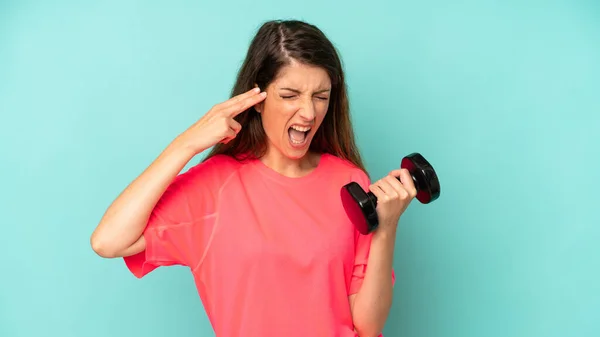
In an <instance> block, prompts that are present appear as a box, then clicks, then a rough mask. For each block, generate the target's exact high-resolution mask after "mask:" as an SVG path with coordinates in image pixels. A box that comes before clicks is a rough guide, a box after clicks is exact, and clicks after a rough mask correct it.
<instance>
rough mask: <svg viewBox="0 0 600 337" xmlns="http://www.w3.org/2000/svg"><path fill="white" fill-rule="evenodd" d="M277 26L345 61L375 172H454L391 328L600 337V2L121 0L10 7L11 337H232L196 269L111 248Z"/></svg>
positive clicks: (1, 320)
mask: <svg viewBox="0 0 600 337" xmlns="http://www.w3.org/2000/svg"><path fill="white" fill-rule="evenodd" d="M344 11H345V13H344ZM272 18H298V19H304V20H308V21H310V22H312V23H315V24H317V25H318V26H319V27H321V28H322V29H323V30H324V31H325V33H326V34H328V36H329V37H330V38H331V39H332V40H333V41H334V43H335V44H336V46H337V47H338V48H339V50H340V52H341V55H342V57H343V61H344V66H345V69H346V71H347V75H348V85H349V90H350V98H351V104H352V112H353V119H354V121H355V126H356V132H357V136H358V141H359V144H360V147H361V149H362V150H363V154H364V157H365V160H366V162H367V165H368V169H369V171H370V173H371V174H372V175H373V176H374V177H377V178H378V177H380V176H381V175H383V174H385V173H387V172H388V171H389V170H391V169H393V168H395V167H397V166H398V165H399V162H400V159H401V157H402V156H404V155H405V154H408V153H410V152H413V151H419V152H421V153H422V154H424V155H425V157H426V158H428V159H429V160H430V161H431V162H432V164H433V165H434V166H435V168H436V170H437V171H438V174H439V176H440V179H441V182H442V196H441V198H440V199H439V200H438V201H436V202H435V203H433V204H430V205H420V204H417V203H415V204H413V205H411V207H410V208H409V210H408V211H407V213H406V215H405V216H404V217H403V220H402V221H401V224H400V228H401V229H400V231H399V235H398V239H397V251H396V257H395V262H394V267H395V268H396V273H397V277H398V280H397V284H396V290H395V297H394V305H393V309H392V312H391V314H390V318H389V320H388V323H387V326H386V328H385V335H386V336H414V337H429V336H440V337H441V336H443V337H482V336H486V337H495V336H498V337H506V336H523V337H554V336H556V337H558V336H560V337H563V336H572V337H573V336H578V337H579V336H581V337H583V336H586V337H587V336H589V337H591V336H598V335H600V319H599V317H600V256H599V255H600V245H599V239H600V217H599V215H598V213H597V210H598V200H599V198H598V191H599V188H600V174H599V173H598V172H599V170H600V117H599V116H600V115H599V113H600V4H599V3H598V2H595V1H460V2H456V1H440V0H430V1H423V2H415V1H388V2H383V1H376V0H372V1H368V2H344V4H343V5H341V4H340V3H338V4H336V3H335V2H333V1H312V0H311V1H308V0H307V1H302V2H281V1H225V2H222V3H221V2H218V1H210V2H205V1H169V2H167V1H161V2H158V1H114V0H113V1H101V2H91V1H52V2H50V1H46V2H42V1H39V2H32V1H3V2H0V111H1V116H2V118H1V122H0V137H1V138H0V141H1V142H0V144H1V145H0V146H1V147H0V149H1V156H0V163H1V170H2V171H1V173H2V174H1V176H0V179H1V183H2V193H1V194H0V207H1V212H0V213H1V214H2V218H1V220H0V222H1V223H0V225H1V227H0V228H1V230H2V233H1V235H0V250H1V251H0V259H1V263H2V269H1V270H2V272H1V273H2V277H1V281H0V285H1V286H0V336H3V337H25V336H27V337H30V336H63V337H66V336H73V337H75V336H76V337H84V336H85V337H96V336H111V337H118V336H127V337H130V336H146V337H158V336H179V337H182V336H212V335H214V334H213V333H212V330H211V328H210V325H209V322H208V320H207V318H206V316H205V314H204V311H203V307H202V304H201V303H200V301H199V298H198V296H197V294H196V290H195V288H194V285H193V280H192V278H191V277H190V275H189V273H188V271H187V270H186V269H185V268H179V267H172V268H168V269H162V270H159V271H156V272H154V273H152V274H151V275H149V276H148V277H146V278H144V279H143V280H138V279H135V278H134V277H133V276H132V275H131V274H129V273H128V271H127V270H126V268H125V266H124V264H123V263H122V261H121V260H103V259H101V258H99V257H97V256H96V255H95V254H94V253H93V252H92V250H91V248H90V246H89V236H90V234H91V232H92V230H93V229H94V227H95V226H96V225H97V223H98V221H99V220H100V217H101V216H102V214H103V212H104V210H105V209H106V207H107V206H108V204H109V203H110V202H111V201H112V199H113V198H114V197H116V196H117V194H118V193H119V192H120V191H121V190H122V189H123V188H124V187H125V186H126V184H127V183H129V182H130V181H131V180H132V179H134V178H135V177H136V176H137V175H138V174H139V173H140V172H141V171H142V170H143V169H144V168H145V167H146V166H147V165H148V164H149V163H150V162H151V161H152V160H153V159H154V158H155V157H156V156H157V155H158V154H159V153H160V151H161V150H162V149H163V148H164V147H165V146H166V145H167V144H168V143H169V142H170V141H171V140H172V139H173V138H174V137H175V136H176V135H177V134H178V133H179V132H182V131H183V130H184V129H185V128H186V127H187V126H189V125H190V124H191V123H193V122H194V121H195V120H197V119H198V118H200V117H201V115H202V114H204V112H205V111H206V110H208V109H209V108H210V107H211V106H212V105H213V104H215V103H218V102H220V101H222V100H225V99H226V98H227V95H228V93H229V90H230V88H231V86H232V83H233V81H234V77H235V74H236V71H237V69H238V67H239V65H240V64H241V62H242V60H243V57H244V54H245V52H246V48H247V46H248V43H249V40H250V38H251V37H252V35H253V34H254V32H255V31H256V29H257V28H258V26H259V25H260V24H261V23H262V22H263V21H265V20H268V19H272ZM200 157H201V156H199V157H198V158H195V159H194V161H193V162H191V163H190V165H191V164H195V163H196V162H198V161H199V160H200V159H201V158H200Z"/></svg>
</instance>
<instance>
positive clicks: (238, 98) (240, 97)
mask: <svg viewBox="0 0 600 337" xmlns="http://www.w3.org/2000/svg"><path fill="white" fill-rule="evenodd" d="M258 93H260V88H258V87H256V88H252V89H250V90H248V91H246V92H243V93H241V94H239V95H236V96H233V97H231V98H230V99H228V100H226V101H225V102H223V104H222V105H223V107H229V106H231V105H232V104H235V103H237V102H239V101H241V100H243V99H245V98H248V97H251V96H254V95H256V94H258Z"/></svg>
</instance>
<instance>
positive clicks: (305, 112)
mask: <svg viewBox="0 0 600 337" xmlns="http://www.w3.org/2000/svg"><path fill="white" fill-rule="evenodd" d="M330 86H331V83H330V79H329V77H328V75H327V73H326V72H325V71H324V70H323V69H320V68H316V67H312V66H307V65H303V64H299V63H295V62H293V63H292V64H290V65H289V66H286V67H284V69H282V71H281V72H280V74H279V76H278V78H277V79H276V80H275V81H274V82H272V83H271V84H270V85H269V86H268V87H267V88H266V89H265V92H260V90H250V91H248V92H246V93H243V94H241V95H238V96H236V97H233V98H231V99H229V100H227V101H225V102H222V103H219V104H217V105H215V106H213V107H212V108H211V109H210V110H209V111H208V112H207V113H206V114H205V115H204V116H203V117H202V118H200V119H199V120H198V121H197V122H196V123H194V124H193V125H191V126H190V127H189V128H188V129H187V130H185V131H184V132H182V133H181V134H180V135H178V136H177V137H176V138H175V139H174V140H173V141H172V142H171V143H170V144H169V145H168V146H167V147H166V148H165V149H164V150H163V152H161V154H160V155H159V156H158V157H157V158H156V159H155V160H154V161H153V162H152V163H151V164H150V165H149V166H148V167H147V168H146V169H145V170H144V171H143V172H142V173H141V174H140V175H139V176H138V177H137V178H136V179H135V180H134V181H132V182H131V183H130V184H129V185H128V186H127V187H126V188H125V189H124V190H123V191H122V192H121V193H120V194H119V196H118V197H117V198H116V199H115V200H114V201H113V202H112V204H111V205H110V206H109V208H108V209H107V210H106V212H105V214H104V215H103V217H102V219H101V221H100V223H99V224H98V226H97V227H96V229H95V230H94V232H93V233H92V236H91V239H90V241H91V246H92V249H93V250H94V251H95V252H96V253H97V254H98V255H100V256H102V257H105V258H116V257H123V256H129V255H133V254H136V253H138V252H141V251H143V250H144V249H145V247H146V243H145V241H144V237H143V236H142V233H143V231H144V229H145V227H146V224H147V221H148V218H149V216H150V213H151V212H152V209H153V208H154V207H155V205H156V203H157V202H158V200H159V199H160V197H161V196H162V194H163V193H164V192H165V190H166V189H167V188H168V186H169V184H170V183H171V182H172V181H173V179H174V178H175V177H176V175H177V174H178V173H179V172H180V171H181V170H182V169H183V167H184V166H185V165H186V164H187V163H188V162H189V161H190V160H191V159H192V158H193V157H194V156H195V155H197V154H198V153H201V152H203V151H205V150H206V149H208V148H210V147H211V146H213V145H215V144H216V143H218V142H228V141H230V140H231V139H232V138H234V137H235V136H236V135H237V133H238V132H239V131H240V130H241V125H240V124H239V123H237V122H236V121H235V120H234V119H233V118H234V117H235V116H236V115H237V114H239V113H241V112H243V111H245V110H246V109H248V108H249V107H251V106H255V108H256V109H257V111H258V112H259V113H260V114H261V118H262V123H263V127H264V129H265V131H266V134H267V137H268V142H269V143H268V145H269V147H268V151H267V153H266V155H265V156H264V157H263V158H261V160H262V161H263V163H265V165H267V166H269V167H271V168H272V169H273V170H275V171H277V172H279V173H280V174H283V175H286V176H290V177H300V176H303V175H306V174H308V173H310V172H311V171H312V170H314V168H315V167H316V166H317V165H318V161H319V158H318V156H317V155H315V154H313V153H310V152H309V151H308V149H309V144H310V140H312V138H313V136H314V133H315V132H316V130H317V129H318V127H319V126H320V125H321V123H322V121H323V119H324V117H325V114H326V113H327V107H328V105H329V94H330ZM293 124H299V125H305V126H311V128H312V129H311V131H310V133H309V134H308V137H309V139H308V141H307V142H306V143H305V144H304V146H301V147H294V146H292V145H291V144H290V141H289V136H288V129H289V127H290V126H291V125H293ZM396 177H400V178H401V180H402V181H403V182H404V183H401V182H399V181H398V180H397V179H396ZM369 189H370V190H371V191H372V192H373V193H374V194H375V195H376V196H377V198H378V205H377V212H378V216H379V222H380V226H379V228H378V229H377V231H376V232H375V233H374V234H373V239H372V242H371V250H370V254H369V261H368V264H369V268H367V271H366V275H365V279H364V281H363V285H362V287H361V289H360V291H359V292H358V293H357V294H355V295H352V296H350V297H349V298H348V300H349V306H350V309H351V312H352V317H353V321H354V325H355V329H356V331H357V332H358V334H359V335H360V336H361V337H371V336H373V337H374V336H378V335H379V334H380V333H381V331H382V330H383V326H384V324H385V321H386V320H387V317H388V314H389V310H390V307H391V303H392V280H391V273H392V262H393V255H394V244H395V238H396V230H397V225H398V222H399V220H400V217H401V215H402V214H403V212H404V211H405V210H406V208H407V207H408V205H409V203H410V202H411V200H412V199H413V198H414V197H415V196H416V190H415V187H414V185H413V184H412V179H411V178H410V176H409V174H408V171H406V170H394V171H391V172H390V173H389V174H388V175H387V176H385V177H383V178H381V179H380V180H378V181H376V182H374V183H373V184H372V185H371V186H370V187H369Z"/></svg>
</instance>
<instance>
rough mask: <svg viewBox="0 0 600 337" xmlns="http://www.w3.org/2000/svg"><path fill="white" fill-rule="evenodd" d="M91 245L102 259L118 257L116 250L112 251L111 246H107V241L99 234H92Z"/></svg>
mask: <svg viewBox="0 0 600 337" xmlns="http://www.w3.org/2000/svg"><path fill="white" fill-rule="evenodd" d="M90 245H91V246H92V250H93V251H94V252H95V253H96V254H97V255H98V256H100V257H103V258H115V257H117V254H116V252H115V251H114V249H111V247H110V245H109V244H107V242H106V240H105V239H103V238H102V237H101V236H100V235H98V234H97V233H94V234H92V236H91V238H90Z"/></svg>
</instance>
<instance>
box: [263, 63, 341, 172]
mask: <svg viewBox="0 0 600 337" xmlns="http://www.w3.org/2000/svg"><path fill="white" fill-rule="evenodd" d="M266 92H267V98H266V99H265V100H264V101H263V102H261V103H260V104H257V105H256V106H255V109H256V110H257V111H258V112H259V113H260V114H261V120H262V123H263V127H264V129H265V133H266V134H267V138H268V142H269V146H268V150H267V153H266V155H265V156H263V157H262V158H261V160H262V161H263V163H265V164H266V165H267V166H269V167H270V168H272V169H273V170H275V171H277V172H279V173H281V174H283V175H286V176H290V177H300V176H303V175H306V174H308V173H309V172H310V171H312V170H313V169H314V168H315V167H316V166H317V164H318V157H317V156H316V155H314V154H312V153H309V152H308V149H309V146H310V142H311V140H312V138H313V137H314V135H315V132H316V131H317V129H318V128H319V127H320V126H321V123H322V122H323V119H324V118H325V114H326V113H327V108H328V106H329V95H330V93H331V81H330V79H329V76H328V74H327V73H326V72H325V70H323V69H321V68H317V67H313V66H307V65H303V64H299V63H297V62H292V64H291V65H289V66H286V67H284V68H283V69H281V71H280V73H279V76H278V77H277V78H276V79H275V80H274V81H273V82H272V83H271V84H270V85H269V86H268V87H267V88H266ZM294 124H296V125H300V126H310V127H311V130H310V132H309V133H308V136H307V138H308V139H307V141H306V142H305V143H304V145H303V146H301V147H295V146H293V145H292V144H291V143H290V140H289V134H288V129H289V128H290V127H291V126H292V125H294Z"/></svg>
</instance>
